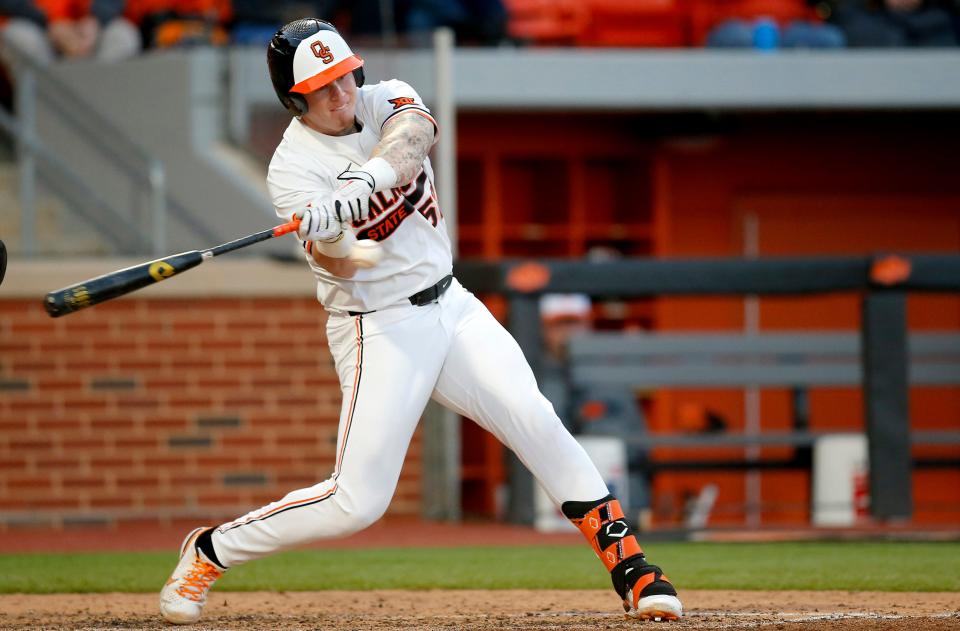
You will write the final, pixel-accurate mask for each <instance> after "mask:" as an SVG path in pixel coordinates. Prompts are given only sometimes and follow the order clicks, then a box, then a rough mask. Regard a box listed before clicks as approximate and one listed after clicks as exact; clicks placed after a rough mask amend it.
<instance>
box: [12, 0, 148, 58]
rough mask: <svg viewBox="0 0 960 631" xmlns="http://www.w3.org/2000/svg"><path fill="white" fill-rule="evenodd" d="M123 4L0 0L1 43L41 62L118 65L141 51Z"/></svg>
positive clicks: (118, 0) (100, 0)
mask: <svg viewBox="0 0 960 631" xmlns="http://www.w3.org/2000/svg"><path fill="white" fill-rule="evenodd" d="M122 13H123V1H122V0H92V1H91V0H35V1H31V0H0V16H2V18H3V22H2V26H0V29H2V30H0V39H2V42H3V44H4V46H10V47H13V48H16V49H17V50H19V51H21V52H23V53H25V54H26V55H28V56H29V57H30V58H31V59H34V60H36V61H38V62H41V63H50V62H52V61H53V60H55V59H58V58H60V59H82V58H95V59H98V60H101V61H117V60H120V59H126V58H127V57H132V56H134V55H136V54H137V53H138V52H139V51H140V47H141V46H140V35H139V33H138V32H137V29H136V27H135V26H134V25H133V24H132V23H131V22H130V21H128V20H127V19H125V18H124V17H123V16H122V15H121V14H122Z"/></svg>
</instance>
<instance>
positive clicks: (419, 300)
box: [347, 274, 453, 316]
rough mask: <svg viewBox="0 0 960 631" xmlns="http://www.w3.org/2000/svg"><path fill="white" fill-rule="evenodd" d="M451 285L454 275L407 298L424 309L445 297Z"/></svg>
mask: <svg viewBox="0 0 960 631" xmlns="http://www.w3.org/2000/svg"><path fill="white" fill-rule="evenodd" d="M451 283H453V274H447V275H446V276H444V277H443V278H441V279H440V280H439V281H437V284H436V285H433V286H432V287H427V288H426V289H424V290H423V291H418V292H417V293H415V294H413V295H412V296H410V297H409V298H407V300H409V301H410V304H412V305H413V306H415V307H422V306H424V305H428V304H430V303H432V302H436V301H437V300H438V299H439V298H440V296H442V295H443V292H445V291H447V289H449V288H450V284H451ZM373 311H376V309H374V310H373ZM373 311H347V313H349V314H350V315H352V316H358V315H366V314H368V313H373Z"/></svg>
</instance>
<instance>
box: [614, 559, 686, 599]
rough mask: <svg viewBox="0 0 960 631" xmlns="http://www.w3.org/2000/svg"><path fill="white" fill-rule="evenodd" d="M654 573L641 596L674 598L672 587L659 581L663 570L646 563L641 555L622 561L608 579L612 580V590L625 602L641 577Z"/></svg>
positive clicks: (674, 590)
mask: <svg viewBox="0 0 960 631" xmlns="http://www.w3.org/2000/svg"><path fill="white" fill-rule="evenodd" d="M651 572H653V573H654V580H653V582H652V583H650V584H649V585H647V586H646V587H645V588H644V589H643V593H642V594H640V596H641V597H643V596H654V595H667V596H676V595H677V590H676V589H674V588H673V585H671V584H670V583H668V582H667V581H665V580H661V577H662V576H663V570H661V569H660V568H659V567H657V566H656V565H650V564H649V563H647V559H646V557H644V556H643V555H642V554H635V555H633V556H632V557H630V558H629V559H624V560H623V561H621V562H620V563H618V564H617V566H616V567H615V568H613V569H612V570H611V571H610V578H611V579H612V580H613V589H614V590H616V592H617V594H619V595H620V598H622V599H624V600H627V594H628V593H630V591H631V590H632V589H633V586H634V585H636V584H637V581H638V580H640V577H641V576H645V575H646V574H649V573H651Z"/></svg>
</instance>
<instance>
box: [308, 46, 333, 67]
mask: <svg viewBox="0 0 960 631" xmlns="http://www.w3.org/2000/svg"><path fill="white" fill-rule="evenodd" d="M310 50H312V51H313V55H314V57H318V58H319V59H320V61H322V62H323V63H325V64H328V63H330V62H331V61H333V53H331V52H330V49H329V48H328V47H326V46H324V45H323V42H321V41H320V40H317V41H315V42H314V43H312V44H310Z"/></svg>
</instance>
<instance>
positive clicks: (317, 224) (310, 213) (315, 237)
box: [293, 206, 343, 241]
mask: <svg viewBox="0 0 960 631" xmlns="http://www.w3.org/2000/svg"><path fill="white" fill-rule="evenodd" d="M293 216H294V217H296V218H298V219H299V220H300V227H299V228H297V235H298V236H299V237H300V238H301V239H303V240H304V241H336V240H337V239H339V238H340V233H341V232H343V230H342V229H341V226H340V222H339V221H337V218H336V217H335V216H334V215H333V213H332V212H330V210H329V209H328V208H327V207H326V206H310V207H308V208H305V209H303V210H298V211H297V212H295V213H294V215H293Z"/></svg>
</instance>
